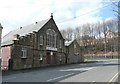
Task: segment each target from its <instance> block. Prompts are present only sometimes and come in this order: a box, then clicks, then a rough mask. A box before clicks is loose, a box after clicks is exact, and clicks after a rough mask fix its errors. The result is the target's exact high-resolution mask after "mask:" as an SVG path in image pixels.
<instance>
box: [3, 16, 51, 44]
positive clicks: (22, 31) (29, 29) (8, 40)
mask: <svg viewBox="0 0 120 84" xmlns="http://www.w3.org/2000/svg"><path fill="white" fill-rule="evenodd" d="M50 19H51V18H49V19H46V20H42V21H39V22H37V24H30V25H27V26H24V27H22V28H19V29H15V30H13V31H10V32H9V33H8V34H7V35H5V36H4V37H3V38H2V44H1V45H2V46H4V45H10V44H13V39H14V35H16V34H19V36H25V35H27V34H29V33H33V31H35V32H38V31H39V30H40V29H41V28H42V27H43V26H44V25H45V24H46V23H47V22H48V21H49V20H50Z"/></svg>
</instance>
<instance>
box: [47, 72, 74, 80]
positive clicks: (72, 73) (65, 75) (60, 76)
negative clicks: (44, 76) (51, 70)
mask: <svg viewBox="0 0 120 84" xmlns="http://www.w3.org/2000/svg"><path fill="white" fill-rule="evenodd" d="M73 74H74V73H71V74H67V75H64V76H59V77H56V78H52V79H49V80H47V82H49V81H52V80H56V79H59V78H64V77H67V76H70V75H73Z"/></svg>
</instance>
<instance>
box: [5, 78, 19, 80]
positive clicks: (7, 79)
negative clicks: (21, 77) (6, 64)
mask: <svg viewBox="0 0 120 84" xmlns="http://www.w3.org/2000/svg"><path fill="white" fill-rule="evenodd" d="M15 78H17V77H10V78H6V79H5V80H11V79H15Z"/></svg>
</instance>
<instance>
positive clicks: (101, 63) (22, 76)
mask: <svg viewBox="0 0 120 84" xmlns="http://www.w3.org/2000/svg"><path fill="white" fill-rule="evenodd" d="M118 66H119V62H118V60H117V59H106V60H101V59H99V60H98V62H94V63H81V64H70V65H62V66H55V67H47V68H40V69H37V70H30V71H29V70H28V71H21V72H20V71H19V72H18V73H14V74H9V75H4V76H3V77H2V82H3V83H4V82H117V81H118V80H117V78H118V72H119V70H120V69H118Z"/></svg>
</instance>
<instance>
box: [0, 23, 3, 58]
mask: <svg viewBox="0 0 120 84" xmlns="http://www.w3.org/2000/svg"><path fill="white" fill-rule="evenodd" d="M2 29H3V27H2V25H1V23H0V59H1V37H2Z"/></svg>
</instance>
